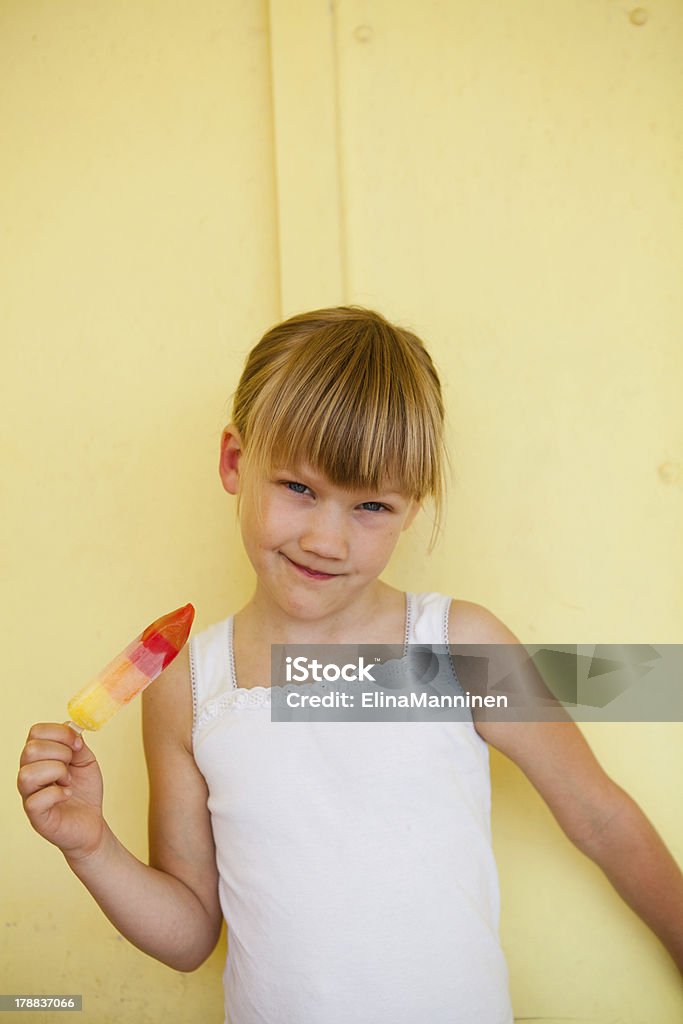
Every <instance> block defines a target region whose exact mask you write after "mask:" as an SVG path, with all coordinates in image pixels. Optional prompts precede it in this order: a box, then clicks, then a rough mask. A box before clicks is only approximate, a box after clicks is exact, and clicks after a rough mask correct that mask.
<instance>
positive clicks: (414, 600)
mask: <svg viewBox="0 0 683 1024" xmlns="http://www.w3.org/2000/svg"><path fill="white" fill-rule="evenodd" d="M408 596H409V597H410V598H411V600H410V601H409V608H410V624H409V625H410V640H409V642H410V643H411V644H430V645H431V644H439V645H441V644H446V645H447V644H448V642H449V641H448V612H449V609H450V606H451V598H450V597H449V596H448V595H447V594H440V593H437V592H436V591H427V592H424V593H421V594H410V595H408Z"/></svg>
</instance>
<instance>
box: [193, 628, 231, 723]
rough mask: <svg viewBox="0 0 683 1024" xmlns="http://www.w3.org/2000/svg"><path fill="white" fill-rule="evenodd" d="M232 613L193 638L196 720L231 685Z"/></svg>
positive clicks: (194, 707) (194, 709)
mask: <svg viewBox="0 0 683 1024" xmlns="http://www.w3.org/2000/svg"><path fill="white" fill-rule="evenodd" d="M231 629H232V615H230V616H229V617H228V618H227V619H222V620H221V621H220V622H215V623H214V624H213V625H212V626H209V627H208V629H205V630H203V631H202V632H201V633H196V634H195V635H194V636H192V637H191V638H190V675H191V679H192V712H193V720H194V722H195V723H196V721H197V717H198V714H199V712H200V710H201V709H202V708H203V707H204V706H205V705H206V704H208V703H209V702H210V701H212V700H214V699H215V698H217V697H219V696H220V695H221V694H222V693H225V691H226V690H227V689H230V688H231V687H232V680H231V678H230V631H231Z"/></svg>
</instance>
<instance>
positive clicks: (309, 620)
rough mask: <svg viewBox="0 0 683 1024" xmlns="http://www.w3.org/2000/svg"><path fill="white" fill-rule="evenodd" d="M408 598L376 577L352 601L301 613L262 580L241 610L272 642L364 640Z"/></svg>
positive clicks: (248, 625) (247, 624)
mask: <svg viewBox="0 0 683 1024" xmlns="http://www.w3.org/2000/svg"><path fill="white" fill-rule="evenodd" d="M403 602H404V597H403V593H402V591H400V590H397V589H396V588H395V587H390V586H389V585H388V584H386V583H383V582H382V581H381V580H375V581H374V582H373V583H372V584H371V585H370V586H368V587H367V588H366V589H365V590H364V591H363V592H362V593H361V594H359V595H357V596H356V597H355V598H354V601H353V602H352V603H351V604H347V605H344V606H342V607H339V608H335V609H334V610H332V611H330V612H328V613H323V614H321V615H319V616H316V617H310V616H309V615H307V616H306V617H298V616H297V615H296V613H295V612H293V611H291V610H289V609H286V608H282V607H281V606H280V605H279V604H278V603H277V602H276V601H275V600H274V599H273V597H272V596H271V595H270V594H269V593H268V592H267V591H265V590H264V588H262V587H261V586H260V585H259V584H258V583H257V585H256V589H255V591H254V593H253V595H252V597H251V599H250V600H249V601H248V602H247V604H246V605H245V606H244V607H243V608H242V609H241V610H240V611H239V612H238V613H237V615H236V616H235V618H236V619H237V618H239V620H240V622H241V624H242V625H243V626H244V627H245V628H248V629H249V632H251V633H252V634H257V635H259V636H262V637H264V639H266V638H267V641H268V642H270V643H282V644H297V643H299V644H306V643H308V644H311V643H352V642H353V643H363V642H369V641H366V640H365V639H364V638H366V637H367V635H368V632H369V629H372V632H373V633H376V631H377V627H378V625H379V621H380V620H381V617H382V616H383V615H385V614H386V613H387V611H388V610H389V609H390V610H391V612H392V613H395V610H396V608H397V605H398V604H399V603H400V604H401V606H402V604H403Z"/></svg>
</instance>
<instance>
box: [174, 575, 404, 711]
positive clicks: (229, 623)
mask: <svg viewBox="0 0 683 1024" xmlns="http://www.w3.org/2000/svg"><path fill="white" fill-rule="evenodd" d="M233 620H234V616H233V615H231V616H230V617H229V618H228V619H226V623H225V627H226V648H227V651H226V653H227V656H228V657H227V661H228V666H229V680H230V684H231V685H230V689H229V690H227V691H226V692H225V693H223V694H221V696H220V697H218V698H217V699H216V700H214V701H211V702H210V703H209V704H207V705H206V706H205V707H204V708H202V710H201V712H200V713H198V711H197V708H196V707H194V708H193V710H194V721H195V730H197V729H200V728H201V727H202V726H203V725H205V724H206V723H207V722H210V721H212V720H213V719H214V718H218V717H219V716H220V715H222V714H224V712H225V711H227V709H228V708H235V709H240V708H260V707H270V706H271V705H272V704H275V706H276V707H278V706H286V701H287V694H288V693H292V692H295V691H297V690H300V689H302V688H303V687H305V688H306V690H307V692H311V693H318V692H320V693H324V691H325V689H326V684H325V683H314V684H311V683H301V684H300V685H297V684H296V683H289V684H288V685H287V686H251V687H248V688H245V687H241V686H238V685H237V672H236V671H235V654H234V646H233V636H234V632H233ZM412 626H413V595H412V594H411V593H410V592H406V626H405V633H404V637H403V657H405V656H406V653H407V651H408V644H409V643H410V634H411V632H412ZM190 662H191V670H192V673H193V678H195V679H196V675H194V671H195V669H194V666H193V665H192V654H190ZM398 664H399V662H398V661H396V662H393V663H392V661H387V662H385V664H384V665H383V666H382V668H383V670H385V671H386V673H387V674H390V673H391V672H392V669H393V668H394V666H398ZM394 670H395V669H394ZM361 687H362V683H358V682H344V681H342V680H339V681H337V682H335V684H334V689H335V691H337V692H339V691H341V692H344V693H346V692H348V693H353V692H354V691H355V690H357V689H359V688H361ZM192 690H193V705H194V704H196V695H195V687H194V686H193V687H192Z"/></svg>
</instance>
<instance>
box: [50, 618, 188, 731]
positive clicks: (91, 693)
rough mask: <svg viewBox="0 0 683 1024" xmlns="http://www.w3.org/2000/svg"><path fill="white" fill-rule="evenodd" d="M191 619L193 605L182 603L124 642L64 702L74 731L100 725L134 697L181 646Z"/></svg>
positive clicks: (184, 640)
mask: <svg viewBox="0 0 683 1024" xmlns="http://www.w3.org/2000/svg"><path fill="white" fill-rule="evenodd" d="M193 619H194V608H193V607H192V605H191V604H186V605H184V606H183V607H182V608H177V609H176V610H175V611H174V612H169V613H168V615H162V616H161V618H160V619H156V620H155V621H154V622H153V623H152V624H151V625H150V626H148V627H147V629H145V630H143V632H142V633H140V635H139V636H136V637H135V639H134V640H131V642H130V643H129V644H128V646H127V647H125V648H124V650H122V651H121V653H120V654H118V655H117V656H116V657H115V658H114V660H113V661H110V662H109V664H108V665H106V666H105V668H103V669H102V671H101V672H100V673H99V675H97V676H95V678H94V679H93V680H92V681H91V682H89V683H86V685H85V686H84V687H83V688H82V689H81V690H79V691H78V693H77V694H76V695H75V696H74V697H72V698H71V700H70V701H69V705H68V711H69V716H70V718H71V721H70V722H69V725H70V726H71V728H72V729H74V730H75V731H76V732H79V733H80V732H82V731H83V730H84V729H92V730H95V729H101V728H102V726H103V725H105V723H106V722H108V721H109V719H110V718H111V717H112V715H115V714H116V712H117V711H118V710H119V708H122V707H123V706H124V704H128V703H129V702H130V701H131V700H133V698H134V697H137V695H138V694H139V693H142V691H143V690H144V689H145V687H146V686H149V684H150V683H151V682H152V681H153V680H154V679H156V677H157V676H158V675H159V674H160V673H161V672H162V671H163V670H164V669H165V668H166V666H167V665H170V664H171V662H172V661H173V659H174V658H175V657H176V655H177V654H178V653H179V652H180V651H181V650H182V649H183V647H184V645H185V642H186V641H187V638H188V636H189V635H190V629H191V628H192V620H193Z"/></svg>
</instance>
